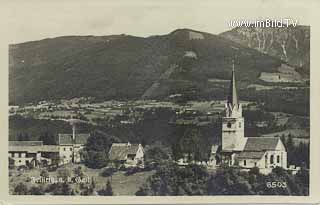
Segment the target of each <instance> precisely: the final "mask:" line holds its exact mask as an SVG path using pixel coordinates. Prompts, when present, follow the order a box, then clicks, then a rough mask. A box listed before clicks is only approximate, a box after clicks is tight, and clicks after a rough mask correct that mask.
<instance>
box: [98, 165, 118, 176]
mask: <svg viewBox="0 0 320 205" xmlns="http://www.w3.org/2000/svg"><path fill="white" fill-rule="evenodd" d="M116 171H117V169H115V168H113V167H109V168H105V169H103V170H102V172H101V173H100V176H103V177H110V176H112V175H113V174H114V173H115V172H116Z"/></svg>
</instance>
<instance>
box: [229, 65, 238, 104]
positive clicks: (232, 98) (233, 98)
mask: <svg viewBox="0 0 320 205" xmlns="http://www.w3.org/2000/svg"><path fill="white" fill-rule="evenodd" d="M227 104H228V105H229V106H231V107H232V108H233V107H234V106H238V104H239V103H238V95H237V87H236V77H235V72H234V63H232V76H231V83H230V88H229V94H228V98H227Z"/></svg>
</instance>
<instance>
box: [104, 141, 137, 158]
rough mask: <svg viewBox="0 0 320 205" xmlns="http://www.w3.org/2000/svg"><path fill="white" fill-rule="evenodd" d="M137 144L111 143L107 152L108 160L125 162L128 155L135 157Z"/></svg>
mask: <svg viewBox="0 0 320 205" xmlns="http://www.w3.org/2000/svg"><path fill="white" fill-rule="evenodd" d="M138 149H139V144H130V143H113V144H112V146H111V148H110V151H109V159H110V160H126V159H127V156H128V155H135V154H136V153H137V151H138Z"/></svg>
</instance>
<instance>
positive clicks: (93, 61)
mask: <svg viewBox="0 0 320 205" xmlns="http://www.w3.org/2000/svg"><path fill="white" fill-rule="evenodd" d="M235 56H236V66H237V69H238V70H239V72H238V75H237V78H238V80H239V81H243V82H244V83H245V82H247V83H249V82H255V81H258V80H259V76H260V74H261V73H262V72H278V68H280V67H281V66H282V65H283V64H285V62H284V61H282V60H279V59H277V58H276V57H272V56H269V55H266V54H263V53H260V52H258V51H256V50H255V49H253V48H247V47H245V46H242V45H241V44H239V43H237V42H233V41H230V40H228V39H226V38H223V37H221V36H219V35H214V34H210V33H206V32H201V31H196V30H193V29H176V30H174V31H172V32H170V33H168V34H165V35H157V36H149V37H136V36H131V35H124V34H120V35H110V36H91V35H90V36H63V37H56V38H47V39H43V40H39V41H32V42H25V43H21V44H11V45H10V46H9V101H10V104H24V103H28V102H37V101H41V100H50V99H65V98H67V99H68V98H74V97H83V96H88V97H95V98H97V99H101V100H108V99H121V100H127V99H133V100H134V99H141V98H142V96H144V93H145V92H146V91H147V90H148V89H149V88H150V87H151V86H152V85H154V84H155V83H156V82H157V83H158V84H159V85H158V86H157V87H156V88H155V89H153V90H151V91H150V93H149V94H148V95H147V98H149V99H164V98H168V96H170V95H172V94H177V93H181V92H182V93H183V92H186V93H194V92H196V93H197V94H198V96H193V97H200V99H206V98H209V99H217V98H219V96H220V97H221V96H222V94H223V92H224V91H223V89H222V88H221V85H215V84H214V85H213V84H212V83H210V82H209V79H212V78H217V79H228V78H229V75H230V72H231V69H230V68H231V61H232V59H234V58H235ZM172 66H173V67H174V69H172V71H170V74H169V75H167V76H166V75H165V76H166V77H165V78H164V77H161V76H162V75H163V74H164V73H165V72H166V71H167V70H168V69H169V68H171V67H172ZM240 71H241V72H240ZM53 76H54V78H53Z"/></svg>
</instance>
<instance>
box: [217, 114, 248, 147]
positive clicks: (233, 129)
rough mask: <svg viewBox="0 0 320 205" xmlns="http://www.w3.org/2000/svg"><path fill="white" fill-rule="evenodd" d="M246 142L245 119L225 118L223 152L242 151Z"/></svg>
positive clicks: (223, 124) (223, 122) (223, 120)
mask: <svg viewBox="0 0 320 205" xmlns="http://www.w3.org/2000/svg"><path fill="white" fill-rule="evenodd" d="M230 125H231V126H230ZM245 141H246V140H245V137H244V119H243V118H242V117H240V118H229V117H225V118H223V119H222V150H242V149H243V147H244V145H245ZM230 148H231V149H230Z"/></svg>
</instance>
